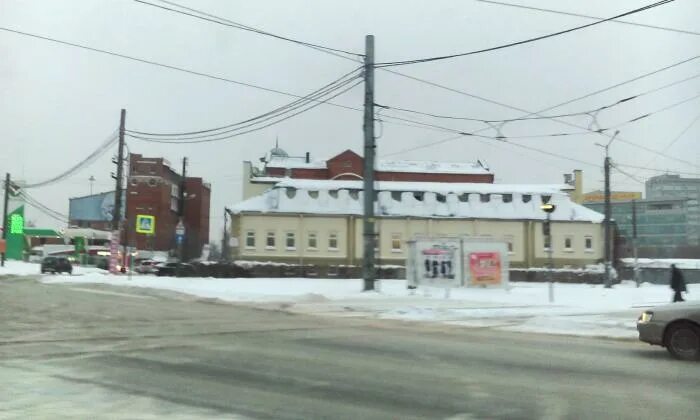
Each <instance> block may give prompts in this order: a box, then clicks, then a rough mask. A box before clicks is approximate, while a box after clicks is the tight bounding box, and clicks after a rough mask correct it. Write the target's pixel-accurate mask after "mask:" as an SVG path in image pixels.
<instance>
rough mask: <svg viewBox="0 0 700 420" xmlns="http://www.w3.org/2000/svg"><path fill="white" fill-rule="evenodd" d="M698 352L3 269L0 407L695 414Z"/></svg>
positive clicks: (113, 413)
mask: <svg viewBox="0 0 700 420" xmlns="http://www.w3.org/2000/svg"><path fill="white" fill-rule="evenodd" d="M699 412H700V363H689V362H678V361H674V360H671V359H670V358H669V357H668V356H667V354H666V352H665V351H664V350H663V349H660V348H654V347H650V346H647V345H644V344H641V343H637V342H632V341H626V342H623V341H608V340H597V339H583V338H571V337H561V336H546V335H534V334H533V335H526V334H518V333H507V332H497V331H492V330H489V329H465V328H458V327H445V326H436V325H431V324H413V323H400V322H395V321H380V320H369V319H342V318H322V317H316V316H307V315H298V314H288V313H285V312H281V311H273V310H262V309H256V308H251V307H246V306H241V305H229V304H221V303H216V302H210V301H202V300H194V299H193V298H188V297H184V296H179V295H175V294H170V293H163V292H156V291H145V290H143V289H130V288H109V287H106V286H97V285H95V286H84V285H81V286H77V285H44V284H41V283H38V282H36V281H34V280H31V279H28V278H22V279H18V278H14V279H13V278H4V279H0V418H3V419H4V418H22V419H25V418H51V419H56V418H108V419H120V418H125V419H126V418H129V419H132V418H144V419H149V418H161V417H167V418H169V419H173V418H183V419H185V418H187V419H190V418H275V419H312V418H329V419H375V418H376V419H412V418H431V419H439V418H445V419H482V418H488V419H560V418H561V419H608V418H615V419H625V418H629V419H647V418H648V419H672V418H686V419H695V418H698V417H700V415H699Z"/></svg>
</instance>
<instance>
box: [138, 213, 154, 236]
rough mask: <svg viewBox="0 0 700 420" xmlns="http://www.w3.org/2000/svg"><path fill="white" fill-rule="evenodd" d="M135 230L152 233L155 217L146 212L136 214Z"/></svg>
mask: <svg viewBox="0 0 700 420" xmlns="http://www.w3.org/2000/svg"><path fill="white" fill-rule="evenodd" d="M136 232H138V233H146V234H150V235H153V234H154V233H155V232H156V217H155V216H151V215H148V214H138V215H136Z"/></svg>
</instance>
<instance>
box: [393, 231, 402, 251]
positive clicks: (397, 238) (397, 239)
mask: <svg viewBox="0 0 700 420" xmlns="http://www.w3.org/2000/svg"><path fill="white" fill-rule="evenodd" d="M391 252H393V253H400V252H401V234H400V233H394V234H392V235H391Z"/></svg>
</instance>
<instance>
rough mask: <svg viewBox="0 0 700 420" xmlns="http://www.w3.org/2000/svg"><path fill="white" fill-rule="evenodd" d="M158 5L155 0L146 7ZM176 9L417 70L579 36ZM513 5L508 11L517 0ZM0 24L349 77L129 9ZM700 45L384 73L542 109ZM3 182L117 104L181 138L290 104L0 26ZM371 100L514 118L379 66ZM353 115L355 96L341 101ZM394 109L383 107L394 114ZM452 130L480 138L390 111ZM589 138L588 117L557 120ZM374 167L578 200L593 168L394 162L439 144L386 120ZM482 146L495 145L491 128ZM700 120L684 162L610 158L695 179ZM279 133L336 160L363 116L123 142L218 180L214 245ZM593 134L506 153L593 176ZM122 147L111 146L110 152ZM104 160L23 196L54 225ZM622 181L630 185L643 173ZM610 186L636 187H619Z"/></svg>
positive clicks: (291, 4) (644, 86)
mask: <svg viewBox="0 0 700 420" xmlns="http://www.w3.org/2000/svg"><path fill="white" fill-rule="evenodd" d="M153 2H154V3H158V1H157V0H153ZM178 2H179V3H181V4H184V5H187V6H190V7H195V8H198V9H201V10H205V11H207V12H210V13H213V14H216V15H219V16H221V17H225V18H229V19H232V20H234V21H237V22H239V23H243V24H246V25H250V26H254V27H257V28H261V29H264V30H267V31H270V32H274V33H278V34H282V35H285V36H289V37H294V38H298V39H301V40H305V41H308V42H313V43H319V44H324V45H328V46H331V47H335V48H341V49H345V50H351V51H356V52H359V53H362V52H363V48H364V36H365V35H366V34H374V35H375V36H376V58H377V61H378V62H385V61H394V60H404V59H412V58H421V57H426V56H434V55H443V54H450V53H455V52H462V51H469V50H473V49H479V48H484V47H490V46H494V45H498V44H502V43H506V42H511V41H516V40H519V39H523V38H528V37H533V36H538V35H542V34H545V33H549V32H554V31H558V30H562V29H566V28H569V27H572V26H578V25H582V24H585V23H589V22H590V21H589V20H587V19H582V18H577V17H570V16H561V15H554V14H548V13H541V12H535V11H529V10H522V9H516V8H509V7H503V6H498V5H493V4H485V3H481V2H478V1H473V0H462V1H457V0H439V1H418V0H412V1H406V0H392V1H376V0H373V1H371V0H357V1H335V0H284V1H282V0H276V1H273V0H256V1H225V0H198V1H194V0H179V1H178ZM513 2H514V3H515V2H517V0H513ZM652 2H653V1H652V0H618V1H614V2H612V1H606V0H587V1H581V0H579V1H576V0H537V1H535V0H532V1H527V2H525V1H523V0H519V3H520V4H527V5H531V6H538V7H544V8H554V9H559V10H566V11H569V12H577V13H583V14H589V15H595V16H612V15H615V14H618V13H621V12H624V11H627V10H631V9H635V8H637V7H640V6H643V5H646V4H649V3H652ZM698 16H700V2H699V1H697V0H677V1H675V2H674V3H670V4H667V5H664V6H661V7H658V8H655V9H652V10H649V11H645V12H642V13H639V14H637V15H635V16H632V17H629V18H627V20H633V21H636V22H642V23H647V24H653V25H659V26H667V27H673V28H679V29H685V30H691V31H696V32H700V24H699V23H698V20H697V17H698ZM0 26H3V27H8V28H12V29H17V30H21V31H25V32H30V33H35V34H39V35H44V36H49V37H54V38H58V39H61V40H65V41H70V42H75V43H80V44H85V45H89V46H92V47H96V48H102V49H106V50H110V51H114V52H118V53H122V54H127V55H132V56H136V57H139V58H144V59H149V60H153V61H159V62H162V63H166V64H170V65H175V66H181V67H185V68H187V69H191V70H196V71H200V72H205V73H209V74H213V75H218V76H223V77H227V78H230V79H235V80H239V81H242V82H246V83H252V84H256V85H261V86H265V87H269V88H273V89H278V90H283V91H287V92H291V93H294V94H300V95H303V94H306V93H308V92H310V91H312V90H314V89H316V88H318V87H320V86H322V85H324V84H326V83H328V82H330V81H332V80H333V79H335V78H337V77H338V76H340V75H341V74H343V73H346V72H348V71H350V70H351V69H353V67H355V66H356V65H355V64H353V63H352V62H351V61H347V60H343V59H340V58H337V57H333V56H330V55H327V54H323V53H320V52H318V51H315V50H312V49H309V48H306V47H303V46H299V45H295V44H291V43H289V42H285V41H281V40H277V39H272V38H269V37H264V36H260V35H258V34H254V33H250V32H245V31H241V30H237V29H232V28H227V27H223V26H220V25H216V24H212V23H208V22H203V21H200V20H196V19H193V18H191V17H188V16H182V15H177V14H173V13H171V12H167V11H164V10H160V9H156V8H153V7H150V6H146V5H143V4H140V3H137V2H134V1H131V0H103V1H97V0H52V1H46V0H0ZM699 39H700V37H698V36H697V35H690V34H681V33H677V32H670V31H662V30H656V29H649V28H643V27H636V26H629V25H622V24H615V23H604V24H601V25H597V26H594V27H591V28H588V29H585V30H582V31H578V32H574V33H570V34H567V35H563V36H559V37H556V38H552V39H547V40H543V41H540V42H536V43H533V44H529V45H524V46H518V47H514V48H508V49H504V50H500V51H496V52H492V53H487V54H480V55H475V56H471V57H463V58H457V59H453V60H446V61H440V62H435V63H426V64H417V65H410V66H403V67H398V68H396V69H395V70H397V71H400V72H402V73H406V74H409V75H412V76H416V77H420V78H423V79H426V80H430V81H432V82H436V83H440V84H443V85H445V86H449V87H451V88H454V89H458V90H461V91H464V92H467V93H470V94H473V95H479V96H482V97H485V98H489V99H491V100H494V101H498V102H502V103H505V104H508V105H511V106H514V107H518V108H522V109H527V110H531V111H537V110H539V109H542V108H547V107H549V106H551V105H555V104H557V103H561V102H564V101H566V100H568V99H571V98H575V97H578V96H581V95H584V94H587V93H589V92H592V91H595V90H597V89H600V88H604V87H607V86H609V85H612V84H615V83H618V82H622V81H624V80H627V79H630V78H633V77H635V76H638V75H641V74H643V73H646V72H650V71H653V70H655V69H658V68H661V67H664V66H666V65H669V64H672V63H675V62H678V61H681V60H684V59H687V58H689V57H692V56H695V55H698V54H700V48H699V46H700V43H699V42H698V41H699ZM0 57H2V59H1V60H0V97H1V98H2V100H1V101H0V146H1V148H0V150H2V153H1V154H0V171H2V173H4V172H11V173H12V174H13V177H14V178H18V179H23V180H26V181H28V182H35V181H41V180H43V179H45V178H49V177H51V176H53V175H55V174H57V173H59V172H61V171H62V170H64V169H66V168H68V167H69V166H71V165H72V164H73V163H75V162H77V161H79V160H81V159H82V158H83V157H84V156H86V155H88V154H89V153H90V152H91V151H92V150H94V149H95V148H96V147H97V145H98V144H99V143H101V142H102V141H103V140H104V139H105V138H106V137H107V136H108V135H110V133H112V132H113V130H114V129H115V128H117V126H118V122H119V110H120V109H121V108H126V109H127V113H128V114H127V128H129V129H132V130H142V131H158V132H169V131H175V132H177V131H192V130H199V129H207V128H211V127H218V126H221V125H225V124H228V123H230V122H235V121H239V120H241V119H245V118H247V117H250V116H253V115H256V114H259V113H262V112H265V111H268V110H270V109H271V108H273V107H276V106H279V105H282V104H284V103H287V102H289V101H290V98H289V97H285V96H282V95H279V94H274V93H269V92H264V91H261V90H256V89H252V88H248V87H243V86H238V85H234V84H230V83H225V82H221V81H215V80H210V79H206V78H202V77H197V76H193V75H188V74H184V73H179V72H176V71H171V70H167V69H163V68H158V67H154V66H150V65H147V64H142V63H136V62H131V61H127V60H124V59H121V58H117V57H111V56H106V55H102V54H99V53H94V52H90V51H85V50H80V49H75V48H71V47H67V46H62V45H57V44H53V43H49V42H46V41H42V40H38V39H33V38H27V37H24V36H21V35H17V34H13V33H8V32H3V31H0ZM698 73H700V60H695V61H692V62H689V63H687V64H684V65H682V66H678V67H676V68H674V69H671V70H668V71H665V72H662V73H659V74H657V75H655V76H653V77H649V78H646V79H644V80H640V81H638V82H635V83H631V84H628V85H625V86H623V87H620V88H618V89H614V90H611V91H609V92H606V93H604V94H600V95H596V96H594V97H591V98H588V99H586V100H583V101H579V102H576V103H573V104H570V105H567V106H565V107H562V108H557V109H556V110H553V111H552V113H562V112H577V111H582V110H589V109H594V108H597V107H600V106H603V105H608V104H610V103H611V102H614V101H617V100H619V99H622V98H625V97H628V96H631V95H634V94H637V93H641V92H644V91H647V90H650V89H653V88H656V87H660V86H663V85H665V84H668V83H672V82H675V81H678V80H682V79H684V78H687V77H691V76H693V75H695V74H698ZM699 91H700V78H697V79H693V80H690V81H687V82H685V83H682V84H679V85H677V86H674V87H671V88H668V89H664V90H661V91H658V92H656V93H653V94H650V95H646V96H644V97H643V98H640V99H639V100H636V101H631V102H629V103H627V104H625V105H624V106H618V107H615V108H613V109H610V110H607V111H605V112H604V113H601V114H600V115H599V122H600V124H601V126H604V127H605V126H610V125H614V124H617V123H621V122H624V121H626V120H629V119H631V118H634V117H636V116H639V115H642V114H645V113H648V112H651V111H655V110H657V109H661V108H663V107H665V106H667V105H671V104H673V103H676V102H678V101H681V100H683V99H686V98H690V97H693V96H695V95H697V94H698V93H700V92H699ZM376 93H377V96H376V100H377V102H379V103H381V104H387V105H394V106H399V107H405V108H411V109H417V110H421V111H426V112H431V113H442V114H449V115H461V116H473V117H478V118H488V119H503V118H513V117H518V116H520V115H521V113H519V112H517V111H514V110H512V109H508V108H505V107H502V106H497V105H494V104H490V103H487V102H484V101H480V100H477V99H474V98H471V97H468V96H466V95H461V94H456V93H453V92H448V91H446V90H441V89H438V88H435V87H431V86H428V85H426V84H422V83H418V82H415V81H412V80H409V79H406V78H401V77H399V76H396V75H393V74H389V73H386V72H383V71H377V85H376ZM335 102H337V103H341V104H345V105H349V106H353V107H361V105H362V89H361V86H358V87H357V88H356V89H354V90H353V91H351V92H349V93H347V94H345V95H344V96H342V97H339V98H337V99H336V100H335ZM698 105H700V99H696V100H693V101H690V102H688V103H686V104H685V105H682V106H678V107H675V108H673V109H670V110H668V111H665V112H662V113H659V114H658V115H653V116H651V117H649V118H646V119H644V120H641V121H639V122H638V123H634V124H629V125H626V126H624V127H623V128H621V137H622V138H623V139H624V140H626V141H629V142H634V143H636V144H639V145H642V146H644V147H647V148H651V149H654V150H663V149H665V148H666V146H667V145H668V144H669V143H670V142H671V141H672V140H673V139H674V138H675V137H676V136H678V134H679V133H680V132H681V131H682V130H683V129H684V128H685V127H687V126H688V125H689V124H690V123H691V121H693V119H694V118H696V117H697V116H698V112H699V111H698V109H699V107H698ZM388 113H389V112H387V114H388ZM394 115H400V116H402V117H406V118H411V119H418V120H421V121H425V122H429V123H434V124H438V125H443V126H449V127H454V128H458V129H460V130H465V131H469V130H475V129H478V128H481V127H483V125H482V124H480V123H473V122H447V121H444V120H435V119H431V118H427V117H418V116H416V115H410V114H400V113H394ZM569 121H571V122H575V123H577V124H585V125H587V123H588V120H587V119H586V118H578V119H569ZM382 128H383V129H382V130H380V131H381V134H382V136H381V138H380V139H379V140H378V154H379V156H380V157H381V156H383V155H388V154H393V155H392V156H391V158H392V159H420V160H445V161H475V160H476V159H482V160H484V161H486V162H488V164H489V165H490V167H491V168H492V169H493V171H494V172H495V174H496V180H497V182H500V183H559V182H561V180H562V174H563V173H564V172H570V171H571V170H573V169H575V168H580V169H583V170H584V179H585V182H584V184H585V188H586V189H587V190H592V189H596V188H599V187H600V186H601V181H602V171H601V169H600V167H597V166H590V165H584V164H581V163H574V162H570V161H567V160H563V159H560V158H555V157H552V156H548V155H545V154H541V153H536V152H533V151H526V150H523V149H521V148H517V147H514V146H511V145H509V144H503V143H498V142H495V141H484V140H482V141H476V140H474V139H470V138H461V139H458V140H453V141H450V142H445V143H442V144H440V145H436V146H433V147H427V148H422V149H416V150H414V151H410V152H405V153H399V154H394V153H396V152H399V151H402V150H404V149H410V148H413V147H416V146H420V145H423V144H427V143H431V142H435V141H438V140H441V139H445V138H447V137H450V134H449V133H440V132H435V131H430V130H425V129H417V128H409V127H403V126H398V125H390V124H384V125H383V127H382ZM503 131H504V134H506V135H531V134H542V133H553V132H571V131H580V130H577V129H574V128H572V127H567V126H565V125H561V124H557V123H552V122H549V121H530V122H527V123H517V124H509V125H507V126H506V127H505V128H504V129H503ZM485 134H489V135H493V134H495V133H494V132H493V131H487V132H485ZM698 134H700V123H698V124H696V125H694V126H693V127H691V128H690V129H689V130H688V131H687V132H686V133H685V135H684V136H682V137H681V138H679V139H678V140H677V141H676V142H675V143H674V145H673V146H672V147H671V148H669V149H668V150H667V152H666V153H667V154H668V155H671V156H674V157H677V158H680V159H683V160H686V161H690V162H691V163H694V164H693V165H689V164H687V163H681V162H678V161H676V160H672V159H667V158H663V157H659V158H658V159H656V160H655V161H654V162H653V163H652V164H650V161H651V160H652V159H653V158H654V157H655V155H654V154H652V153H649V152H646V151H644V150H642V149H640V148H637V147H632V146H630V145H627V144H625V143H622V142H617V141H616V142H615V143H613V146H612V148H611V154H612V157H613V159H614V160H615V161H617V162H620V163H626V164H631V165H639V166H645V167H646V166H649V167H652V168H653V169H658V170H668V171H672V172H673V171H681V172H688V173H695V172H697V171H699V169H698V165H700V146H698V141H697V140H698ZM276 137H279V139H280V143H281V146H282V147H283V148H284V149H286V150H287V151H288V152H289V153H290V154H294V155H301V154H303V152H305V151H309V152H311V154H312V156H314V157H317V158H324V157H330V156H332V155H335V154H336V153H338V152H340V151H342V150H345V149H347V148H350V149H353V150H355V151H358V152H361V151H362V148H361V146H362V114H361V113H360V112H355V111H350V110H345V109H340V108H336V107H332V106H320V107H318V108H316V109H314V110H313V111H310V112H307V113H304V114H302V115H300V116H298V117H296V118H293V119H290V120H288V121H285V122H283V123H281V124H279V125H275V126H273V127H270V128H267V129H265V130H262V131H258V132H256V133H251V134H248V135H245V136H241V137H236V138H233V139H230V140H227V141H223V142H217V143H205V144H199V145H162V144H154V143H144V142H141V141H137V140H133V139H130V140H129V141H128V146H129V149H130V150H131V151H132V152H135V153H141V154H143V155H146V156H164V157H166V158H167V159H169V160H170V161H171V162H172V163H173V165H174V166H177V167H179V161H180V159H181V158H182V157H183V156H188V157H189V158H190V167H189V173H190V174H192V175H193V176H202V177H204V178H205V179H206V180H207V181H209V182H211V184H212V230H213V232H215V233H214V235H215V236H214V237H213V239H218V238H219V237H220V233H219V232H220V228H221V225H222V220H221V216H220V215H221V213H222V209H223V206H224V205H230V204H233V203H235V202H237V201H238V200H239V199H240V194H241V182H242V180H241V173H242V170H241V169H242V168H241V162H242V161H243V160H257V159H258V158H259V157H260V156H262V155H263V154H264V153H265V152H266V151H267V150H269V149H270V148H271V147H272V146H273V144H274V141H275V138H276ZM603 140H604V138H603V137H601V136H599V135H596V134H586V135H577V136H570V137H555V138H528V139H519V140H515V139H514V140H512V142H518V143H521V144H526V145H528V146H531V147H535V148H539V149H544V150H547V151H549V152H552V153H556V154H562V155H566V156H570V157H574V158H576V159H579V160H582V161H585V162H594V163H596V164H598V165H602V160H603V151H602V149H600V148H599V147H597V146H595V145H594V143H595V142H601V141H603ZM115 150H116V148H115ZM110 158H111V154H110V153H108V154H106V155H104V156H103V157H102V158H100V159H99V160H98V161H96V162H95V163H94V164H92V165H91V166H89V167H87V168H85V169H83V170H82V171H81V172H79V173H77V174H76V175H74V176H72V177H71V178H70V179H68V180H66V181H64V182H62V183H60V184H57V185H55V186H52V187H46V188H41V189H36V190H34V191H33V194H32V195H33V196H34V197H35V198H37V199H38V200H40V201H41V202H43V203H44V204H46V205H48V206H49V207H51V208H54V209H56V210H58V211H61V212H63V213H67V211H68V198H69V197H73V196H79V195H85V194H87V193H88V192H89V182H88V178H89V177H90V176H91V175H92V176H94V177H95V178H96V179H97V181H96V182H95V190H96V191H104V190H108V189H110V188H113V183H112V182H111V179H110V178H109V176H110V171H112V170H113V165H111V164H110ZM629 172H631V173H634V174H636V175H637V177H638V178H640V179H642V180H643V179H644V178H645V177H649V176H652V175H653V174H654V172H650V171H642V172H640V171H637V170H635V169H629ZM613 187H614V188H615V189H627V190H629V189H636V190H642V189H643V185H641V184H639V183H637V182H635V181H633V180H631V179H629V178H627V177H625V176H623V175H620V174H616V175H615V176H614V178H613ZM27 213H28V218H29V219H32V220H35V221H37V223H38V224H39V225H43V226H57V225H58V222H56V221H54V220H52V219H50V218H48V217H45V216H43V215H42V214H40V213H38V212H37V211H36V210H33V209H29V210H28V211H27Z"/></svg>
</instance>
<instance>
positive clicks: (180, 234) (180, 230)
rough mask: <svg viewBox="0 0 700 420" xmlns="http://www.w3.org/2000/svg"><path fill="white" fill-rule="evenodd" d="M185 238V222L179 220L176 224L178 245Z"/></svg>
mask: <svg viewBox="0 0 700 420" xmlns="http://www.w3.org/2000/svg"><path fill="white" fill-rule="evenodd" d="M184 240H185V224H184V223H182V220H180V222H178V224H177V226H175V242H177V244H178V245H181V244H182V242H183V241H184Z"/></svg>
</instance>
